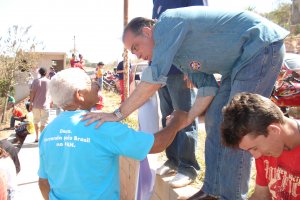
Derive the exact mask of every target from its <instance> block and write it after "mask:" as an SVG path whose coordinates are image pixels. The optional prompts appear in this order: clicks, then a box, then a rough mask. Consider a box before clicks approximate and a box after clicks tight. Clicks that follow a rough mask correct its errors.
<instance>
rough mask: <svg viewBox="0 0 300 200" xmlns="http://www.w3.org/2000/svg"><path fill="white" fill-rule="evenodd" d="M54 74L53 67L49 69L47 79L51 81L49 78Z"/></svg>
mask: <svg viewBox="0 0 300 200" xmlns="http://www.w3.org/2000/svg"><path fill="white" fill-rule="evenodd" d="M55 74H56V72H55V69H54V67H50V72H49V74H48V78H49V79H50V80H51V78H52V77H53V76H54V75H55Z"/></svg>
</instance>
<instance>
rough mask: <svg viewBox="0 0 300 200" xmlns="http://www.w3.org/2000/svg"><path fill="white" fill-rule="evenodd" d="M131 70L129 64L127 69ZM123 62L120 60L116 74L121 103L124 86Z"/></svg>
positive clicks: (123, 97) (123, 98) (123, 96)
mask: <svg viewBox="0 0 300 200" xmlns="http://www.w3.org/2000/svg"><path fill="white" fill-rule="evenodd" d="M130 68H131V64H130V63H129V69H130ZM124 73H125V70H124V61H123V60H122V61H121V62H119V63H118V66H117V70H116V74H117V75H118V79H119V83H120V95H121V102H123V101H124V100H125V94H124V90H125V88H124V87H125V85H124Z"/></svg>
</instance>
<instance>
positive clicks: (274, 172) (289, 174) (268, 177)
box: [256, 146, 300, 200]
mask: <svg viewBox="0 0 300 200" xmlns="http://www.w3.org/2000/svg"><path fill="white" fill-rule="evenodd" d="M256 171H257V175H256V184H257V185H260V186H268V188H269V190H270V193H271V195H272V199H273V200H297V199H298V200H299V199H300V146H298V147H297V148H295V149H293V150H292V151H283V153H282V154H281V156H280V157H278V158H274V157H270V156H262V157H260V158H258V159H256Z"/></svg>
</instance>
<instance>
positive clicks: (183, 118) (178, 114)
mask: <svg viewBox="0 0 300 200" xmlns="http://www.w3.org/2000/svg"><path fill="white" fill-rule="evenodd" d="M166 119H167V121H166V124H167V126H174V125H176V126H179V127H180V128H179V130H181V129H182V128H184V127H185V126H186V124H187V123H188V112H185V111H180V110H177V111H174V112H173V113H172V114H171V115H169V116H167V118H166Z"/></svg>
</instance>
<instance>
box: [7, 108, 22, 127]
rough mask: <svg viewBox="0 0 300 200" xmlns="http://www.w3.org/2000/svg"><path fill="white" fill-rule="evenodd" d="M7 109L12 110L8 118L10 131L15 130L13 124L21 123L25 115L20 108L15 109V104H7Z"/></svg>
mask: <svg viewBox="0 0 300 200" xmlns="http://www.w3.org/2000/svg"><path fill="white" fill-rule="evenodd" d="M9 107H11V108H12V111H11V112H12V115H11V117H10V129H14V128H15V122H16V121H20V122H22V121H23V120H24V119H25V114H24V112H23V111H22V109H21V108H19V107H17V106H16V105H15V103H12V102H9Z"/></svg>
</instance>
